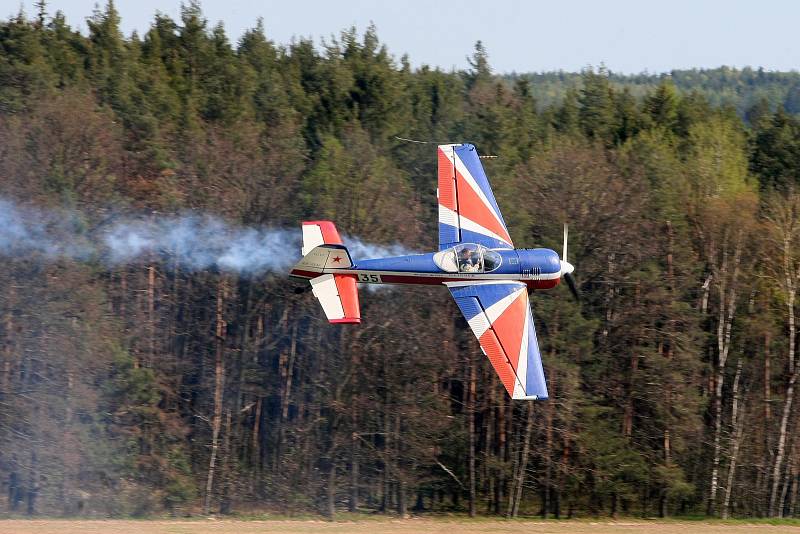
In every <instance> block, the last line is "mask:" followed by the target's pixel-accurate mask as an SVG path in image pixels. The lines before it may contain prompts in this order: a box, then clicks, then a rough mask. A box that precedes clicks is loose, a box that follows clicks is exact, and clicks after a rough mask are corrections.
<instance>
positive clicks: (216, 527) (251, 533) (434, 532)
mask: <svg viewBox="0 0 800 534" xmlns="http://www.w3.org/2000/svg"><path fill="white" fill-rule="evenodd" d="M316 532H320V533H341V534H350V533H352V534H362V533H363V534H412V533H413V534H460V533H462V532H463V533H478V532H480V533H492V534H494V533H497V534H506V533H507V534H512V533H513V534H520V533H536V534H615V533H622V534H679V533H680V534H684V533H694V532H697V533H699V534H718V533H719V534H722V533H728V532H733V533H745V532H753V533H763V534H767V533H776V534H777V533H793V532H796V533H798V534H800V523H797V522H785V523H777V524H772V523H769V522H760V521H755V522H744V521H656V520H653V521H637V520H620V521H608V520H605V521H522V520H515V521H502V520H483V519H480V520H474V521H469V520H466V519H444V518H441V519H440V518H436V519H394V520H392V519H380V520H366V521H339V522H335V523H331V522H326V521H312V520H270V521H257V520H248V521H234V520H210V519H198V520H183V521H182V520H163V521H162V520H152V521H130V520H89V521H74V520H24V519H20V520H16V519H14V520H0V534H255V533H259V534H261V533H276V534H283V533H287V534H288V533H292V534H296V533H316Z"/></svg>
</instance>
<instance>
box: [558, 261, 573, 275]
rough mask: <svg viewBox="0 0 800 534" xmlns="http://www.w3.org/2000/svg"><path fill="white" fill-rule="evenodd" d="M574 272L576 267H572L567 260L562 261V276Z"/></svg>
mask: <svg viewBox="0 0 800 534" xmlns="http://www.w3.org/2000/svg"><path fill="white" fill-rule="evenodd" d="M574 270H575V266H574V265H572V264H571V263H570V262H568V261H566V260H561V275H562V276H563V275H565V274H572V272H573V271H574Z"/></svg>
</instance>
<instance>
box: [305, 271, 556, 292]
mask: <svg viewBox="0 0 800 534" xmlns="http://www.w3.org/2000/svg"><path fill="white" fill-rule="evenodd" d="M355 272H356V273H358V272H362V273H369V272H370V271H367V270H364V271H355ZM290 274H291V276H294V277H297V278H308V279H310V278H316V277H317V276H320V275H322V274H335V273H332V272H331V271H330V270H329V271H328V272H327V273H321V272H314V271H303V270H300V269H294V270H292V272H291V273H290ZM347 274H353V271H350V272H349V273H347ZM380 277H381V281H382V282H383V283H384V284H403V285H427V286H437V285H441V284H443V283H445V282H475V283H480V282H503V281H507V282H522V283H523V284H525V285H527V286H528V290H532V289H552V288H554V287H556V286H557V285H558V284H559V283H560V282H561V279H560V278H555V279H553V280H523V279H519V278H507V279H498V278H492V279H486V278H466V277H450V276H409V275H403V274H381V275H380Z"/></svg>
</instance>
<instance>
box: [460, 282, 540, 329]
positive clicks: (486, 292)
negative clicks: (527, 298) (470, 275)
mask: <svg viewBox="0 0 800 534" xmlns="http://www.w3.org/2000/svg"><path fill="white" fill-rule="evenodd" d="M524 286H525V284H522V283H521V282H509V283H507V284H481V283H475V284H469V285H463V286H453V287H450V293H452V294H453V297H454V298H456V299H458V298H460V297H476V298H477V299H478V300H479V301H480V302H481V306H483V309H484V310H486V309H489V308H490V307H491V306H492V305H493V304H495V303H497V302H498V301H500V300H502V299H504V298H505V297H507V296H509V295H510V294H511V293H514V292H515V291H519V289H520V287H524ZM462 311H463V310H462ZM469 319H470V317H468V318H467V320H469Z"/></svg>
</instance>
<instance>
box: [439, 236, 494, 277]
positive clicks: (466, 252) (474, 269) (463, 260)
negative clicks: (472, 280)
mask: <svg viewBox="0 0 800 534" xmlns="http://www.w3.org/2000/svg"><path fill="white" fill-rule="evenodd" d="M433 261H434V263H436V266H437V267H439V268H440V269H441V270H443V271H445V272H448V273H488V272H491V271H494V270H495V269H497V268H498V267H500V264H501V263H502V261H503V260H502V257H501V256H500V254H498V253H497V252H495V251H494V250H489V249H488V248H486V247H484V246H483V245H478V244H476V243H459V244H458V245H456V246H454V247H452V248H447V249H444V250H441V251H439V252H437V253H436V254H434V255H433Z"/></svg>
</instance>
